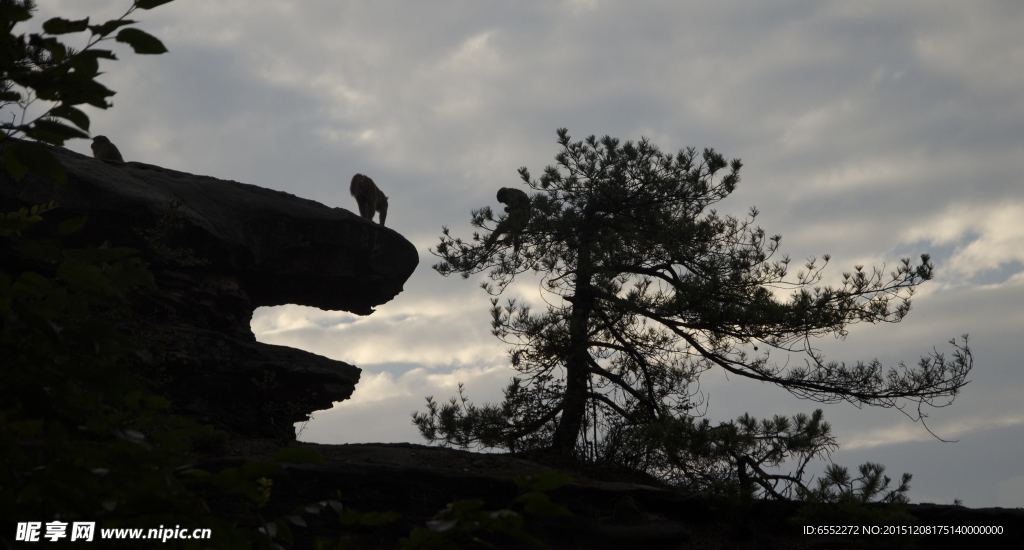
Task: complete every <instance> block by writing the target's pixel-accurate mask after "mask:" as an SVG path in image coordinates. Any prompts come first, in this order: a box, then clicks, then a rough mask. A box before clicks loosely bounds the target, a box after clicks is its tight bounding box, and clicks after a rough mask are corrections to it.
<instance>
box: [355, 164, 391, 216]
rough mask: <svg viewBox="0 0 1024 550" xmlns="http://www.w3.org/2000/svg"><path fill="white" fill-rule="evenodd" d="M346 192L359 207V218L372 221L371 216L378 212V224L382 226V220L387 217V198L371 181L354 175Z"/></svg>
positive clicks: (365, 177)
mask: <svg viewBox="0 0 1024 550" xmlns="http://www.w3.org/2000/svg"><path fill="white" fill-rule="evenodd" d="M348 190H349V193H352V196H353V197H355V199H356V204H358V205H359V215H360V216H362V217H364V218H366V219H368V220H370V221H373V215H374V214H375V213H377V212H380V224H381V225H384V219H385V218H387V217H388V198H387V197H386V196H385V195H384V193H382V192H381V190H380V189H379V188H378V187H377V184H375V183H373V180H372V179H370V178H369V177H367V176H364V175H362V174H356V175H354V176H352V184H351V185H349V188H348Z"/></svg>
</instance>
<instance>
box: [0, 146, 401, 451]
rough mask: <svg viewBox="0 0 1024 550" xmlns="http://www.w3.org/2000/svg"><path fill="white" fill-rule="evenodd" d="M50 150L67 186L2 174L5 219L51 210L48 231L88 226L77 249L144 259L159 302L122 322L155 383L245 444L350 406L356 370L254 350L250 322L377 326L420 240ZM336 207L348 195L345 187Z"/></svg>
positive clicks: (355, 219) (259, 192)
mask: <svg viewBox="0 0 1024 550" xmlns="http://www.w3.org/2000/svg"><path fill="white" fill-rule="evenodd" d="M51 150H52V151H53V153H54V154H55V155H57V157H58V158H59V159H60V160H61V162H62V163H63V165H64V167H65V169H66V170H67V172H68V178H69V184H68V185H67V186H61V185H57V184H55V183H52V182H48V181H44V180H42V179H41V178H39V177H37V176H35V175H32V174H30V175H28V176H26V177H25V178H24V179H23V180H22V181H21V182H17V183H15V182H14V181H13V180H12V179H11V178H10V176H8V175H7V174H6V173H5V172H3V171H0V211H3V212H7V211H11V210H15V209H17V208H19V207H22V206H30V205H34V204H41V203H46V202H49V201H51V200H52V201H55V203H56V205H57V206H58V208H57V209H56V210H54V211H52V212H50V213H48V214H47V215H46V216H45V219H46V224H47V225H52V224H54V223H57V222H59V221H61V220H65V219H69V218H72V217H78V216H81V215H83V214H85V215H88V219H89V222H88V224H87V225H86V226H85V228H84V229H83V230H82V231H80V232H79V233H77V234H75V235H74V236H73V237H72V239H73V241H74V244H77V245H91V246H99V245H101V244H102V243H103V242H104V241H109V242H110V243H111V244H112V245H114V246H128V247H132V248H136V249H138V250H140V252H141V255H142V257H143V259H144V260H145V262H146V263H147V265H148V267H149V269H150V270H151V271H152V272H153V274H154V276H155V278H156V284H157V286H158V288H159V291H158V292H156V293H148V294H144V295H141V296H138V297H135V298H134V299H133V315H132V318H131V319H128V320H125V321H124V322H123V323H122V324H123V327H124V328H125V330H127V331H128V332H129V333H130V334H131V335H132V337H133V338H134V339H135V340H136V341H137V342H138V343H140V344H142V347H143V348H144V349H147V350H149V352H150V353H151V354H152V361H150V362H148V363H145V364H141V365H140V368H141V369H142V372H143V373H144V377H145V378H146V380H147V382H148V383H150V384H151V385H152V386H153V387H154V389H156V390H157V391H158V392H160V393H162V394H164V395H166V396H168V397H170V398H171V399H172V400H173V401H174V403H175V407H176V409H178V410H179V411H180V412H182V413H184V414H186V415H189V416H192V417H195V418H197V419H199V420H201V421H204V422H210V423H213V424H214V425H216V426H217V427H219V428H223V429H226V430H228V431H230V432H232V433H235V434H243V435H253V436H270V437H277V438H285V439H294V430H293V428H292V424H293V423H294V422H298V421H302V420H305V419H307V418H308V415H309V414H310V413H311V412H313V411H316V410H321V409H328V408H330V407H331V405H332V403H333V402H335V401H341V400H344V399H347V398H348V397H349V396H351V394H352V391H353V389H354V387H355V384H356V382H357V381H358V380H359V372H360V371H359V369H358V368H356V367H354V366H352V365H348V364H346V363H343V362H340V361H334V360H331V359H327V358H325V357H320V356H318V355H314V354H312V353H308V352H305V351H301V350H297V349H293V348H288V347H284V346H273V345H269V344H262V343H259V342H257V341H256V339H255V337H254V336H253V333H252V330H251V329H250V326H249V324H250V321H251V319H252V313H253V311H254V310H255V309H256V308H257V307H260V306H276V305H282V304H299V305H305V306H312V307H317V308H320V309H325V310H343V311H350V312H353V313H356V314H359V315H368V314H370V313H372V312H373V307H374V306H377V305H380V304H383V303H386V302H388V301H390V300H391V299H392V298H394V297H395V296H396V295H397V294H398V293H399V292H401V291H402V289H403V285H404V283H405V281H406V280H407V279H408V278H409V277H410V276H411V275H412V272H413V271H414V270H415V269H416V265H417V263H418V256H417V253H416V249H415V247H414V246H413V245H412V243H410V242H409V241H408V240H406V239H405V238H403V237H402V236H401V235H399V234H398V233H396V232H395V231H393V230H391V229H388V228H385V227H381V226H380V225H378V224H376V223H373V222H368V221H366V220H364V219H362V218H360V217H359V216H358V215H356V214H353V213H352V212H350V211H348V210H345V209H343V208H330V207H327V206H324V205H322V204H320V203H318V202H315V201H311V200H307V199H302V198H299V197H296V196H294V195H291V194H288V193H284V192H280V191H273V190H270V189H264V188H261V187H257V186H255V185H248V184H244V183H238V182H235V181H225V180H219V179H216V178H211V177H206V176H196V175H192V174H187V173H184V172H178V171H175V170H169V169H166V168H161V167H158V166H152V165H148V164H142V163H137V162H128V163H123V164H122V163H114V162H104V161H101V160H96V159H93V158H90V157H85V156H83V155H79V154H77V153H74V152H72V151H69V150H67V149H63V148H59V147H53V148H51ZM338 197H339V198H342V197H345V198H347V197H348V192H347V184H346V181H345V180H344V178H342V179H339V182H338ZM15 246H16V244H15Z"/></svg>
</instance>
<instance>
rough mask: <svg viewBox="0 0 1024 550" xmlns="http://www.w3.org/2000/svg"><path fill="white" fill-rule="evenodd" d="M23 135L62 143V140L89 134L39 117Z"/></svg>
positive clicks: (52, 142)
mask: <svg viewBox="0 0 1024 550" xmlns="http://www.w3.org/2000/svg"><path fill="white" fill-rule="evenodd" d="M25 135H27V136H30V137H32V138H33V139H37V140H39V141H43V142H46V143H50V144H53V145H64V142H65V141H66V140H69V139H73V138H87V137H89V134H86V133H85V132H83V131H81V130H79V129H78V128H72V127H71V126H68V125H67V124H63V123H61V122H58V121H56V120H53V119H41V120H37V121H35V122H34V123H33V124H32V129H31V130H30V131H27V132H25Z"/></svg>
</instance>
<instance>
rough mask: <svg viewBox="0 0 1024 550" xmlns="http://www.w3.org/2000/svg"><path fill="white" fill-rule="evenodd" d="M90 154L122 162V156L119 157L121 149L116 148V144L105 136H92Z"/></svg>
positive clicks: (102, 158) (101, 158)
mask: <svg viewBox="0 0 1024 550" xmlns="http://www.w3.org/2000/svg"><path fill="white" fill-rule="evenodd" d="M92 156H94V157H96V158H98V159H100V160H116V161H117V162H124V158H123V157H121V151H118V150H117V146H115V145H114V144H113V143H111V142H110V140H109V139H107V136H96V137H94V138H92Z"/></svg>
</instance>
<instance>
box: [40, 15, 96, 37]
mask: <svg viewBox="0 0 1024 550" xmlns="http://www.w3.org/2000/svg"><path fill="white" fill-rule="evenodd" d="M88 26H89V18H88V17H86V18H85V19H79V20H78V21H68V20H67V19H61V18H60V17H54V18H53V19H50V20H49V21H47V22H46V23H43V32H46V33H47V34H67V33H69V32H82V31H84V30H85V29H86V28H88Z"/></svg>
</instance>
